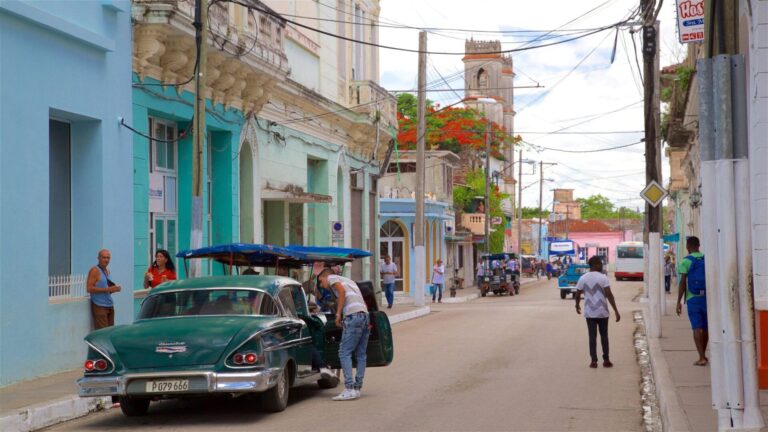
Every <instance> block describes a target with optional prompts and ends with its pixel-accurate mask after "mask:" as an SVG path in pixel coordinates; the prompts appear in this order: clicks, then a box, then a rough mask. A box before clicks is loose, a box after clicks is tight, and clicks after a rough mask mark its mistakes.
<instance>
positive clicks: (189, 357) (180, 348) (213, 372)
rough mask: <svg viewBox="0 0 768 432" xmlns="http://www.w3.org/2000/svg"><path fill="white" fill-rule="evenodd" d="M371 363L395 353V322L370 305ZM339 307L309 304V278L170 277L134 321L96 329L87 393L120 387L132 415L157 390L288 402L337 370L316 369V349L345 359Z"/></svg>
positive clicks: (161, 395)
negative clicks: (321, 311) (332, 311)
mask: <svg viewBox="0 0 768 432" xmlns="http://www.w3.org/2000/svg"><path fill="white" fill-rule="evenodd" d="M370 314H371V323H372V325H373V329H372V331H371V336H370V340H369V344H368V361H367V362H366V365H367V366H369V367H370V366H386V365H388V364H390V363H391V362H392V358H393V344H392V330H391V327H390V324H389V320H388V318H387V316H386V314H384V313H383V312H380V311H372V312H370ZM340 340H341V329H340V328H337V327H336V326H335V324H334V316H333V315H328V316H327V317H325V319H322V318H321V317H318V316H315V315H312V314H310V311H309V309H308V307H307V299H306V296H305V293H304V290H303V289H302V286H301V285H300V284H299V283H298V282H297V281H296V280H294V279H291V278H287V277H280V276H262V275H259V276H213V277H202V278H194V279H186V280H179V281H174V282H169V283H165V284H163V285H161V286H159V287H157V288H155V289H153V290H152V291H151V293H150V295H149V296H148V297H147V298H146V299H145V300H144V302H143V303H142V306H141V310H140V312H139V316H138V318H137V320H136V322H135V323H133V324H129V325H121V326H116V327H110V328H106V329H101V330H97V331H94V332H92V333H90V334H89V335H88V336H87V337H86V338H85V341H86V343H87V344H88V354H87V360H86V361H85V364H84V369H85V373H84V376H83V378H80V379H79V380H78V381H77V384H78V386H79V393H80V396H82V397H93V396H117V397H119V401H120V408H121V409H122V411H123V413H124V414H125V415H128V416H134V415H142V414H144V413H145V412H146V411H147V409H148V408H149V405H150V402H151V401H153V400H160V399H168V398H187V397H194V396H205V395H213V394H225V395H231V396H238V395H243V394H246V393H257V394H260V399H261V404H262V406H263V408H264V409H266V410H267V411H272V412H277V411H282V410H284V409H285V408H286V405H287V403H288V394H289V391H290V389H291V387H294V386H297V385H300V384H303V383H312V382H316V383H317V384H318V385H319V386H320V387H321V388H331V387H335V386H336V385H337V384H338V379H337V378H336V377H333V379H324V378H321V377H320V375H319V373H318V372H317V371H314V370H312V367H311V361H312V355H313V354H314V353H316V352H315V350H317V351H319V352H320V353H322V355H324V357H325V360H326V361H327V362H328V364H329V365H331V367H333V368H338V367H339V358H338V348H339V342H340Z"/></svg>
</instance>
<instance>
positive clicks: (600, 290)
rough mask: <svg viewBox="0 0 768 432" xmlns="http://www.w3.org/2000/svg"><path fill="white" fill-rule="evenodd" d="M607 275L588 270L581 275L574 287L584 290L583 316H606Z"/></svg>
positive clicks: (608, 283) (608, 285)
mask: <svg viewBox="0 0 768 432" xmlns="http://www.w3.org/2000/svg"><path fill="white" fill-rule="evenodd" d="M610 285H611V284H610V282H609V281H608V276H606V275H604V274H602V273H600V272H597V271H590V272H588V273H585V274H583V275H581V277H580V278H579V282H578V283H577V284H576V289H577V290H579V291H583V292H584V317H585V318H608V317H609V316H610V315H611V314H610V312H608V299H607V298H606V297H605V289H606V288H609V287H610Z"/></svg>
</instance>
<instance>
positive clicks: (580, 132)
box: [515, 130, 645, 135]
mask: <svg viewBox="0 0 768 432" xmlns="http://www.w3.org/2000/svg"><path fill="white" fill-rule="evenodd" d="M643 132H645V131H641V130H637V131H596V132H586V131H584V132H582V131H574V132H560V131H550V132H531V131H515V133H519V134H531V135H613V134H636V133H643Z"/></svg>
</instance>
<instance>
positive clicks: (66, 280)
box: [48, 274, 88, 301]
mask: <svg viewBox="0 0 768 432" xmlns="http://www.w3.org/2000/svg"><path fill="white" fill-rule="evenodd" d="M86 279H87V276H86V275H84V274H74V275H73V274H69V275H52V276H48V300H49V301H50V300H69V299H82V298H87V297H88V292H87V291H86V287H85V283H86Z"/></svg>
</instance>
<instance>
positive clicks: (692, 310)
mask: <svg viewBox="0 0 768 432" xmlns="http://www.w3.org/2000/svg"><path fill="white" fill-rule="evenodd" d="M699 247H700V242H699V238H698V237H694V236H691V237H688V239H687V240H686V242H685V248H686V249H688V256H686V257H685V258H683V260H682V261H680V269H679V271H680V282H679V284H678V288H677V307H676V308H675V311H676V312H677V315H678V316H679V315H680V314H681V313H682V311H683V303H682V302H683V296H685V303H686V304H687V305H688V306H687V308H688V320H689V321H690V322H691V329H693V342H694V343H695V344H696V351H698V352H699V359H698V360H696V361H695V362H694V363H693V364H694V365H695V366H706V365H707V364H708V363H709V360H708V359H707V356H706V353H707V342H709V332H708V326H707V281H706V274H705V271H704V269H705V266H704V254H702V253H701V252H699Z"/></svg>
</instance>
